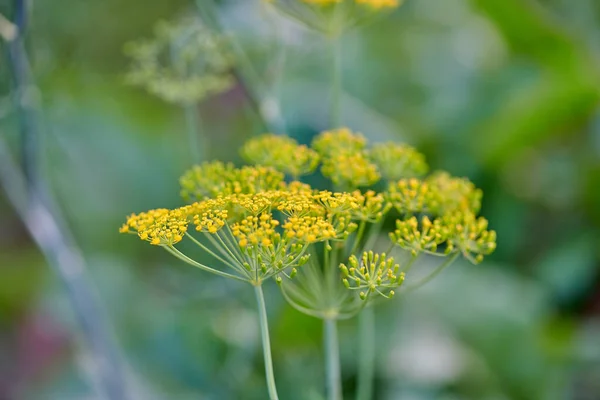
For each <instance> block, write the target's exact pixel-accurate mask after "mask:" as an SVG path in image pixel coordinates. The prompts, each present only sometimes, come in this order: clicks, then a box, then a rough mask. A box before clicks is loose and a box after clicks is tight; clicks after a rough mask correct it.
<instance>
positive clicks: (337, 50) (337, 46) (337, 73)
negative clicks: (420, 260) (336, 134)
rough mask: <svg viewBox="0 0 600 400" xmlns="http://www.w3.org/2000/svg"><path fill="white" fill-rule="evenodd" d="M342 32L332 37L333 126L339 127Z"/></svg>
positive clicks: (331, 116)
mask: <svg viewBox="0 0 600 400" xmlns="http://www.w3.org/2000/svg"><path fill="white" fill-rule="evenodd" d="M341 37H342V35H341V34H334V36H333V37H332V38H331V58H332V60H331V110H330V112H331V115H330V118H331V120H330V124H331V128H338V127H339V126H340V123H341V102H340V98H341V92H342V71H341V62H342V60H341V50H342V49H341Z"/></svg>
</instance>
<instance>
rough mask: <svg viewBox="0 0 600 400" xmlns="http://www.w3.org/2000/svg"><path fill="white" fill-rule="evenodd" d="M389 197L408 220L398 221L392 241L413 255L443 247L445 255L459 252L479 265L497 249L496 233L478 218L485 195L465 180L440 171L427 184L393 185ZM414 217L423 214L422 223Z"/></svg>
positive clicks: (414, 181)
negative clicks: (482, 198) (489, 229)
mask: <svg viewBox="0 0 600 400" xmlns="http://www.w3.org/2000/svg"><path fill="white" fill-rule="evenodd" d="M386 197H387V199H388V201H389V202H390V204H392V205H393V207H394V208H396V210H397V211H398V212H399V213H400V214H402V215H403V216H405V217H406V218H407V219H399V220H397V221H396V230H395V231H394V232H392V233H390V238H391V240H392V242H393V243H395V244H396V245H398V246H400V247H402V248H404V249H406V250H408V251H410V252H411V253H412V254H413V255H414V256H416V255H417V254H419V253H421V252H426V253H432V254H439V253H437V250H438V246H440V245H442V244H443V245H445V246H446V247H445V253H446V254H448V253H451V252H453V251H454V250H455V249H458V250H459V251H461V252H462V253H463V255H464V256H465V257H466V258H467V259H469V260H470V261H472V262H474V263H479V262H481V260H483V256H484V255H488V254H490V253H492V252H493V251H494V249H495V248H496V243H495V242H496V233H495V232H494V231H488V230H487V224H488V222H487V220H486V219H485V218H483V217H479V218H477V216H476V215H477V212H478V211H479V208H480V207H481V197H482V192H481V190H479V189H477V188H476V187H475V185H474V184H473V183H472V182H470V181H469V180H468V179H466V178H455V177H452V176H450V175H449V174H448V173H445V172H437V173H435V174H433V175H431V176H430V177H428V178H427V179H426V180H424V181H422V180H419V179H416V178H411V179H401V180H399V181H398V182H395V183H392V184H391V185H390V187H389V190H388V192H387V193H386ZM414 214H420V215H421V219H420V221H419V219H418V218H417V217H415V216H413V215H414ZM427 214H428V215H430V216H432V217H434V219H433V221H431V220H430V219H429V217H427Z"/></svg>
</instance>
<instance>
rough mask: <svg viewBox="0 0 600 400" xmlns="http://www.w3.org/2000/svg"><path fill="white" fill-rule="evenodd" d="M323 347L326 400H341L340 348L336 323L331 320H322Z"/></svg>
mask: <svg viewBox="0 0 600 400" xmlns="http://www.w3.org/2000/svg"><path fill="white" fill-rule="evenodd" d="M323 329H324V332H323V333H324V345H325V371H326V379H327V399H328V400H341V399H342V378H341V367H340V348H339V343H338V333H337V321H336V320H335V319H333V318H327V319H325V320H323Z"/></svg>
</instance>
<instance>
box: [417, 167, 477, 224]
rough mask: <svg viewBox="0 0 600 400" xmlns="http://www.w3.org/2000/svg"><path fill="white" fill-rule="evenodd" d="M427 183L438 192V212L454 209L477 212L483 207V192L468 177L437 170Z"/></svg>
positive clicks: (442, 212) (443, 212)
mask: <svg viewBox="0 0 600 400" xmlns="http://www.w3.org/2000/svg"><path fill="white" fill-rule="evenodd" d="M426 181H427V183H428V184H429V186H430V187H431V188H432V190H434V191H435V192H436V197H437V209H436V210H434V211H436V212H437V213H438V214H445V213H448V212H453V211H470V212H473V213H477V212H478V211H479V209H480V208H481V198H482V196H483V192H482V191H481V190H480V189H478V188H476V187H475V185H474V184H473V183H472V182H471V181H470V180H468V179H467V178H455V177H453V176H451V175H450V174H449V173H447V172H440V171H438V172H435V173H434V174H432V175H431V176H429V177H428V178H427V180H426Z"/></svg>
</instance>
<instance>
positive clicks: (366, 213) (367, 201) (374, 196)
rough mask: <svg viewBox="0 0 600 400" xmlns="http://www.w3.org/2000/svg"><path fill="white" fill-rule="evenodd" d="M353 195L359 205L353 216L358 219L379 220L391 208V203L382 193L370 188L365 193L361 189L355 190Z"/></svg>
mask: <svg viewBox="0 0 600 400" xmlns="http://www.w3.org/2000/svg"><path fill="white" fill-rule="evenodd" d="M352 196H353V197H354V198H355V199H356V202H357V203H358V205H359V207H357V208H355V209H354V210H353V212H352V216H353V218H354V219H356V220H358V221H366V222H378V221H380V220H381V218H383V216H384V215H385V213H386V212H387V211H388V210H389V207H390V204H389V203H386V201H385V198H384V196H383V195H382V194H381V193H376V192H375V191H373V190H368V191H366V192H365V193H364V194H363V193H361V192H360V190H355V191H354V192H352Z"/></svg>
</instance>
